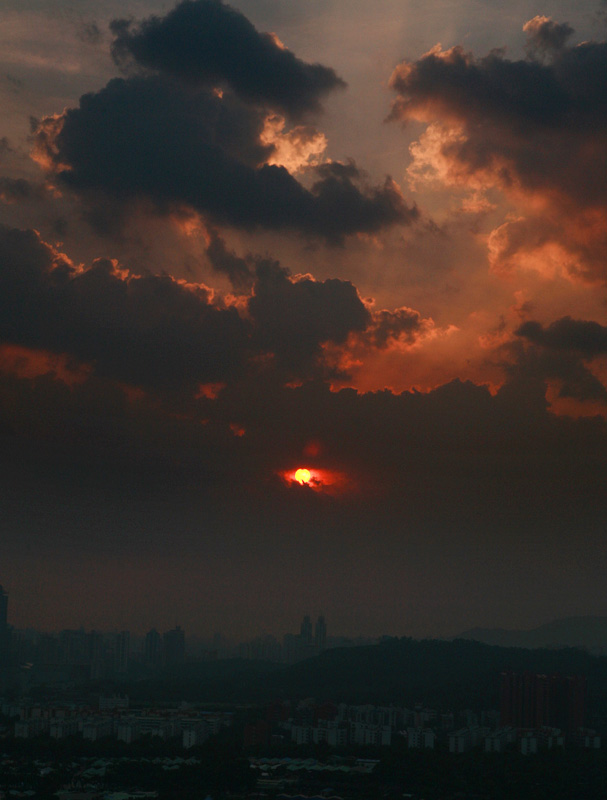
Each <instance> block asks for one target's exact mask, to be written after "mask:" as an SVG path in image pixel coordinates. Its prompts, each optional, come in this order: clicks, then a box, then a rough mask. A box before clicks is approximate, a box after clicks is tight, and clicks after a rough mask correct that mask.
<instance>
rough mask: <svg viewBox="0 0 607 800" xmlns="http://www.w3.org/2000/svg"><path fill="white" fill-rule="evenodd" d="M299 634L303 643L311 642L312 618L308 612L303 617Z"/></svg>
mask: <svg viewBox="0 0 607 800" xmlns="http://www.w3.org/2000/svg"><path fill="white" fill-rule="evenodd" d="M299 635H300V636H301V639H302V642H303V644H312V620H311V619H310V617H309V615H308V614H306V616H305V617H304V618H303V622H302V623H301V628H300V633H299Z"/></svg>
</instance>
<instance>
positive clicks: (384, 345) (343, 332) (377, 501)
mask: <svg viewBox="0 0 607 800" xmlns="http://www.w3.org/2000/svg"><path fill="white" fill-rule="evenodd" d="M606 38H607V5H606V4H605V2H601V0H597V2H595V3H592V2H588V3H574V2H571V1H570V0H554V2H547V3H544V4H543V5H540V4H538V3H536V2H534V1H533V0H515V2H512V3H508V4H505V5H504V4H503V3H498V2H496V1H495V0H458V2H454V1H450V0H424V2H423V3H422V2H420V1H419V0H398V1H397V0H377V1H376V2H374V3H368V2H366V0H306V2H302V0H240V2H235V3H234V4H232V5H228V4H226V3H223V2H221V1H220V0H182V2H179V3H177V4H173V3H166V2H160V0H122V1H121V2H114V0H104V2H103V3H100V2H97V1H96V2H92V0H77V2H76V0H3V3H2V5H1V7H0V105H1V107H2V109H3V114H2V118H1V122H0V125H1V128H0V383H1V391H0V437H1V440H2V447H1V449H0V453H1V455H0V470H1V481H0V582H1V583H2V584H3V586H4V588H5V590H6V591H8V593H9V598H10V606H9V620H10V621H11V623H12V624H13V625H15V626H17V627H27V626H33V627H37V628H41V629H47V630H59V629H62V628H68V627H79V626H84V627H85V628H102V629H128V630H132V631H134V632H139V633H141V632H145V631H146V630H148V629H150V628H151V627H156V628H158V629H162V630H166V629H168V628H171V627H173V626H174V625H175V624H180V625H182V627H184V628H185V630H186V633H189V634H195V635H197V636H211V635H212V634H213V633H214V632H216V631H221V632H222V634H224V635H226V636H229V637H234V638H244V637H251V636H256V635H259V634H261V633H264V632H271V633H281V632H285V631H296V630H298V626H299V622H300V620H301V618H302V616H303V615H304V614H308V613H309V614H311V615H317V614H319V613H323V614H324V615H325V617H326V619H327V624H328V629H329V634H330V635H331V634H340V635H346V636H367V635H378V634H392V635H410V636H417V637H425V636H453V635H456V634H457V633H459V632H462V631H464V630H466V629H468V628H470V627H474V626H484V627H506V628H530V627H533V626H535V625H538V624H541V623H544V622H547V621H549V620H552V619H555V618H559V617H567V616H575V615H588V614H597V615H605V614H607V598H606V596H605V592H604V575H605V568H606V567H607V542H606V540H605V525H604V520H605V518H606V511H607V491H606V480H607V459H606V456H605V453H606V452H607V426H606V422H605V418H606V415H607V304H606V300H607V293H606V290H605V288H606V287H605V280H606V277H607V258H606V256H607V222H606V220H607V214H606V212H607V180H606V176H607V92H606V91H605V86H606V85H607V43H606V41H605V40H606ZM298 469H302V470H306V472H303V473H301V472H300V473H298V478H299V480H296V479H295V472H296V470H298ZM302 476H303V477H302Z"/></svg>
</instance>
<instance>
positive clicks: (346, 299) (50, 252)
mask: <svg viewBox="0 0 607 800" xmlns="http://www.w3.org/2000/svg"><path fill="white" fill-rule="evenodd" d="M207 256H208V258H209V260H210V262H211V264H212V265H213V267H214V269H215V270H217V271H219V272H223V273H224V274H226V275H227V276H228V278H229V279H230V280H231V281H232V283H233V284H234V286H236V287H238V289H239V292H240V293H241V297H240V298H239V300H238V301H237V302H236V303H235V304H229V303H228V302H227V301H226V300H225V299H224V298H222V297H220V296H215V295H214V293H213V292H212V291H211V290H210V289H208V288H207V287H206V286H204V285H201V284H189V283H186V282H184V281H181V280H176V279H175V278H172V277H171V276H170V275H167V274H166V273H165V274H141V275H138V274H134V273H132V272H129V271H128V270H126V269H123V268H121V267H120V266H119V265H118V264H117V263H116V262H115V261H112V260H109V259H107V258H99V259H96V260H95V261H94V262H93V263H92V264H91V265H90V266H88V267H84V266H78V265H75V264H73V263H72V262H71V261H70V259H68V258H67V256H65V255H64V254H62V253H60V252H58V251H57V249H55V248H54V247H52V246H51V245H49V244H47V243H45V242H44V241H43V240H42V239H41V238H40V236H39V235H38V234H37V233H36V232H35V231H22V230H18V229H14V228H8V227H6V226H2V227H0V295H1V299H0V311H1V312H2V313H1V314H0V317H1V320H2V322H1V324H0V345H1V344H10V345H18V346H21V347H24V348H30V349H33V350H41V351H46V352H51V353H55V354H65V355H66V356H68V357H69V358H72V359H73V360H74V362H75V363H77V364H80V365H82V366H83V367H84V368H85V370H89V371H90V370H92V372H93V373H94V375H95V376H97V377H102V378H105V379H109V380H114V381H118V382H121V383H123V384H125V385H129V386H139V387H142V388H144V389H146V390H149V391H152V392H160V393H162V394H163V395H166V394H167V393H171V392H172V393H175V394H176V395H180V396H182V397H184V398H185V397H186V396H189V397H190V398H191V397H193V396H194V395H195V394H196V392H197V391H198V388H199V387H200V385H204V384H211V383H213V384H218V383H230V382H234V381H240V380H243V379H244V377H245V376H249V378H251V379H252V378H253V376H258V377H259V375H260V374H263V376H264V378H265V379H268V378H270V377H271V378H272V379H273V380H277V381H278V382H279V383H280V382H286V381H296V382H297V381H302V380H309V379H311V378H318V377H328V376H334V375H336V374H338V373H339V365H338V363H337V362H336V360H335V359H334V357H333V354H332V353H330V352H328V348H329V349H330V347H333V348H337V349H339V348H343V349H344V350H346V349H347V348H348V347H351V346H358V347H360V346H361V344H362V343H364V345H365V348H366V349H367V352H368V353H372V352H373V351H380V350H382V349H385V348H386V347H388V346H389V345H390V344H392V343H394V342H406V343H408V344H411V343H413V342H414V341H415V339H416V338H417V337H419V336H423V335H424V333H426V332H427V331H428V330H429V329H431V328H432V325H433V323H432V321H431V320H424V319H422V318H421V316H420V315H419V313H418V312H416V311H414V310H412V309H407V308H403V309H397V310H396V311H395V312H389V311H381V312H373V313H371V312H370V311H369V309H368V308H367V306H366V305H365V304H364V303H363V302H362V300H361V298H360V296H359V294H358V292H357V289H356V287H355V286H354V285H353V284H352V283H350V282H349V281H344V280H339V279H328V280H324V281H319V280H315V279H314V278H313V277H312V276H311V275H291V273H290V272H289V270H288V269H286V268H285V267H283V266H281V265H280V264H279V263H278V262H276V261H273V260H271V259H268V258H263V257H261V256H258V255H253V254H249V255H247V256H245V257H240V256H238V255H237V254H236V253H235V252H234V251H232V250H230V249H229V248H228V247H227V246H226V244H225V242H224V241H223V240H222V239H221V237H220V236H219V234H218V233H217V232H216V231H212V232H211V233H210V241H209V245H208V248H207ZM351 336H354V337H355V338H354V340H353V342H350V337H351Z"/></svg>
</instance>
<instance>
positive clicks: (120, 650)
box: [114, 631, 131, 674]
mask: <svg viewBox="0 0 607 800" xmlns="http://www.w3.org/2000/svg"><path fill="white" fill-rule="evenodd" d="M130 655H131V634H130V633H129V631H121V632H120V633H117V634H116V638H115V639H114V670H115V671H116V672H120V673H121V674H124V673H125V672H128V670H129V659H130Z"/></svg>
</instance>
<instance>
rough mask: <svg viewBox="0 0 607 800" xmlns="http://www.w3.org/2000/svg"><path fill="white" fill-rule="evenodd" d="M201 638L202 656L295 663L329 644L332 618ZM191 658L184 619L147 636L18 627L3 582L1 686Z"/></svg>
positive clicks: (113, 673)
mask: <svg viewBox="0 0 607 800" xmlns="http://www.w3.org/2000/svg"><path fill="white" fill-rule="evenodd" d="M198 644H199V647H198V650H199V651H200V652H198V650H197V651H196V653H197V655H196V658H197V659H199V660H213V659H217V658H219V657H237V658H243V659H247V660H264V661H274V662H277V663H285V664H294V663H296V662H298V661H302V660H303V659H305V658H311V657H313V656H315V655H318V654H319V653H321V652H323V650H325V649H326V647H327V623H326V620H325V618H324V616H322V615H320V616H318V618H317V619H316V621H315V623H313V622H312V619H311V617H310V616H309V615H306V616H305V617H304V618H303V621H302V623H301V626H300V630H299V633H286V634H285V635H284V637H283V639H282V642H281V641H279V640H278V639H277V638H276V637H274V636H272V635H265V636H260V637H257V638H255V639H252V640H250V641H247V642H243V643H242V644H239V645H237V646H230V645H227V646H226V643H225V640H223V639H222V637H221V635H220V634H215V636H214V638H213V640H212V641H211V642H209V643H206V644H205V645H204V646H203V647H202V648H201V647H200V642H199V643H198ZM190 645H191V643H190ZM191 649H192V647H190V650H191ZM189 658H192V652H190V654H189ZM185 661H186V636H185V631H184V630H183V628H181V626H179V625H177V626H176V627H175V628H172V629H171V630H168V631H165V632H164V633H161V632H159V631H158V630H156V628H152V629H151V630H149V631H148V632H147V633H146V634H145V636H144V637H143V638H141V637H133V636H131V633H130V632H129V631H117V632H103V631H97V630H89V631H87V630H85V629H84V628H79V629H76V630H67V629H66V630H62V631H60V632H59V633H42V632H39V631H35V630H16V629H13V628H11V626H10V625H9V624H8V594H7V593H6V592H5V591H4V589H3V588H2V586H0V692H1V691H4V690H6V689H7V688H9V687H15V686H18V687H19V688H20V689H21V691H23V692H27V691H28V690H29V689H30V688H31V687H32V686H35V685H40V684H45V685H49V686H50V685H77V684H80V683H85V682H87V681H89V680H93V681H95V680H104V679H107V678H120V677H121V676H124V675H126V674H127V673H128V672H129V671H130V670H131V668H132V667H137V666H140V667H141V666H142V667H144V668H146V669H149V670H160V669H164V668H172V667H175V666H178V665H179V664H183V663H185Z"/></svg>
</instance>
